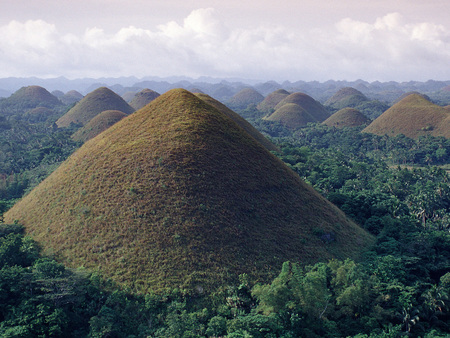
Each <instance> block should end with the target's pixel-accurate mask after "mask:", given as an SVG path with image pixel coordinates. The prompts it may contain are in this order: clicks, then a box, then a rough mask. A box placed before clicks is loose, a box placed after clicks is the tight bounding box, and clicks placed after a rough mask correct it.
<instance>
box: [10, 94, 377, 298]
mask: <svg viewBox="0 0 450 338" xmlns="http://www.w3.org/2000/svg"><path fill="white" fill-rule="evenodd" d="M14 220H19V221H20V223H22V224H24V225H25V227H26V231H27V232H28V233H29V234H30V235H32V236H33V237H34V238H35V239H36V240H37V241H38V242H40V243H41V244H42V245H43V247H44V248H45V250H46V251H47V252H52V253H54V254H55V255H56V256H57V257H58V259H60V260H61V261H63V262H65V263H66V264H68V265H70V266H73V267H77V266H80V265H83V266H85V267H87V268H91V269H99V270H100V271H101V272H102V273H103V274H104V275H105V276H107V277H111V278H112V279H114V280H116V281H118V282H120V283H123V284H125V285H129V286H131V287H132V288H134V289H135V290H138V291H139V290H140V291H146V290H149V289H153V290H161V289H162V288H165V287H177V286H179V287H182V288H187V289H189V290H197V291H198V292H202V291H203V290H207V291H208V290H211V289H213V288H215V287H217V286H219V285H226V284H227V283H229V282H231V281H235V280H236V278H237V276H238V275H239V274H240V273H244V272H245V273H248V274H249V275H250V277H251V278H252V279H253V280H255V279H259V280H263V281H268V280H269V278H271V277H273V276H274V275H276V274H278V269H279V266H280V265H281V263H282V262H284V261H286V260H291V261H300V262H302V263H310V262H315V261H318V260H325V259H329V258H332V257H339V258H344V257H353V258H356V257H358V255H359V254H360V252H361V250H363V249H364V248H366V247H367V246H369V245H371V244H372V243H373V239H372V237H371V236H370V235H368V234H367V233H366V232H365V231H363V230H362V229H361V228H359V227H358V226H357V225H356V224H354V223H352V222H351V221H349V220H348V218H347V217H346V216H345V215H344V214H343V213H342V212H341V211H340V210H338V209H337V208H336V207H335V206H334V205H332V204H331V203H329V202H328V201H327V200H325V199H324V198H322V197H321V196H320V195H319V194H318V193H317V192H316V191H314V190H313V189H312V188H311V187H309V186H308V185H306V184H305V183H304V182H303V181H302V180H301V179H300V178H299V176H298V175H297V174H295V173H294V172H293V171H291V170H290V169H289V168H287V167H286V166H285V165H284V164H283V163H282V162H281V161H280V160H279V159H277V158H276V157H275V156H273V155H272V154H271V153H270V152H268V151H267V150H266V149H265V148H264V147H262V146H261V145H260V144H259V143H258V142H256V141H255V140H254V139H253V138H252V137H250V136H249V135H248V134H247V133H246V132H244V131H243V130H242V128H240V127H239V126H238V125H237V124H236V123H235V122H234V121H232V120H231V119H230V118H229V117H227V116H225V115H224V114H223V113H221V112H219V111H218V110H217V109H215V108H214V107H213V106H211V105H209V104H207V103H206V102H205V101H203V100H201V99H199V98H198V97H196V96H195V95H193V94H191V93H189V92H188V91H186V90H182V89H177V90H171V91H169V92H167V93H165V94H164V95H161V96H160V97H158V98H157V99H156V100H154V101H153V102H151V103H150V104H148V105H147V106H145V107H144V108H143V109H141V110H139V111H138V112H136V113H134V114H132V115H130V116H129V117H127V118H125V119H122V120H121V121H119V122H118V123H116V124H115V125H113V126H112V127H110V128H109V129H107V130H106V131H105V132H103V133H101V134H100V135H98V136H97V137H95V138H94V139H92V140H90V141H88V142H86V143H85V144H84V145H83V146H82V147H81V148H80V149H79V150H78V151H76V152H75V153H74V154H73V155H72V156H71V157H70V158H69V159H68V160H67V161H65V162H64V163H63V164H62V165H61V166H60V167H59V168H58V169H57V170H56V171H55V172H53V173H52V174H51V175H50V176H49V177H48V178H47V179H46V180H45V181H43V182H42V183H41V184H40V185H39V186H38V187H36V188H35V189H34V190H33V191H32V192H31V193H30V194H28V195H27V196H26V197H25V198H24V199H23V200H21V201H20V202H19V203H17V204H16V205H15V206H14V207H13V208H12V209H10V210H9V211H8V212H7V213H6V214H5V221H6V222H12V221H14Z"/></svg>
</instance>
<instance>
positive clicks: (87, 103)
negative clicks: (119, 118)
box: [56, 87, 134, 128]
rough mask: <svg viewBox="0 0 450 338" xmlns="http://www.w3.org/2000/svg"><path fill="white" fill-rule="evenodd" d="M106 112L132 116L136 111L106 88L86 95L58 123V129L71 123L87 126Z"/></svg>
mask: <svg viewBox="0 0 450 338" xmlns="http://www.w3.org/2000/svg"><path fill="white" fill-rule="evenodd" d="M105 110H120V111H121V112H124V113H125V114H131V113H132V112H134V109H133V108H132V107H131V106H130V105H129V104H128V103H126V102H125V101H124V99H122V98H121V97H120V96H119V95H117V94H116V93H114V92H113V91H112V90H110V89H108V88H106V87H100V88H97V89H96V90H94V91H93V92H91V93H89V94H88V95H86V96H85V97H84V98H83V99H82V100H81V101H79V102H78V103H77V104H76V105H75V106H74V107H73V108H72V109H70V110H69V111H68V112H67V113H66V114H64V115H63V116H62V117H60V118H59V119H58V121H56V124H57V125H58V127H60V128H62V127H68V126H69V125H70V124H71V123H75V124H81V125H83V126H84V125H85V124H86V123H88V122H89V121H90V120H91V119H92V118H93V117H95V116H96V115H98V114H100V113H101V112H103V111H105Z"/></svg>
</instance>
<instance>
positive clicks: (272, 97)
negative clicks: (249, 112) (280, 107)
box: [257, 89, 289, 113]
mask: <svg viewBox="0 0 450 338" xmlns="http://www.w3.org/2000/svg"><path fill="white" fill-rule="evenodd" d="M288 96H289V92H287V91H286V90H284V89H278V90H276V91H274V92H273V93H270V94H269V95H267V96H266V97H265V98H264V100H263V101H262V102H261V103H260V104H258V106H257V109H258V110H260V111H262V112H264V113H271V112H273V111H274V109H275V106H276V105H277V104H278V103H280V102H281V100H283V99H284V98H286V97H288Z"/></svg>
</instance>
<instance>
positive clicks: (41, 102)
mask: <svg viewBox="0 0 450 338" xmlns="http://www.w3.org/2000/svg"><path fill="white" fill-rule="evenodd" d="M61 106H63V104H62V103H61V101H59V100H58V98H57V97H56V96H54V95H52V94H50V93H49V92H48V91H47V89H45V88H43V87H40V86H28V87H22V88H20V89H19V90H17V91H16V92H15V93H14V94H12V95H11V96H10V97H8V98H5V99H2V100H0V113H1V114H3V115H14V114H19V115H20V114H23V113H25V112H27V111H30V110H32V109H34V108H38V107H44V108H50V109H55V108H59V107H61Z"/></svg>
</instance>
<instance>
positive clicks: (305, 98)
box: [275, 92, 330, 122]
mask: <svg viewBox="0 0 450 338" xmlns="http://www.w3.org/2000/svg"><path fill="white" fill-rule="evenodd" d="M287 103H295V104H298V105H299V106H300V107H302V108H303V109H304V110H306V111H307V112H308V113H309V114H310V115H311V116H312V117H313V118H315V119H316V120H317V121H319V122H322V121H325V120H326V119H327V118H329V117H330V114H329V113H328V111H327V110H326V109H325V107H324V106H323V105H322V104H321V103H320V102H318V101H316V100H314V99H313V98H312V97H311V96H309V95H307V94H304V93H300V92H296V93H292V94H290V95H288V96H287V97H285V98H284V99H283V100H281V101H280V102H279V103H278V104H277V105H276V106H275V110H277V109H279V108H281V107H282V106H283V105H285V104H287Z"/></svg>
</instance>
